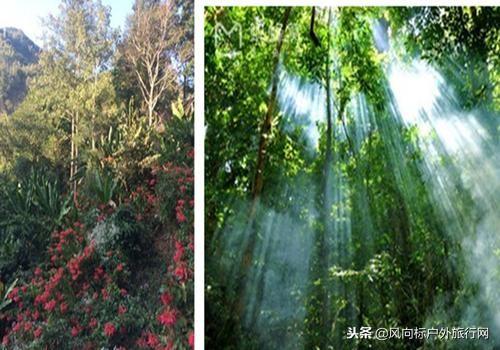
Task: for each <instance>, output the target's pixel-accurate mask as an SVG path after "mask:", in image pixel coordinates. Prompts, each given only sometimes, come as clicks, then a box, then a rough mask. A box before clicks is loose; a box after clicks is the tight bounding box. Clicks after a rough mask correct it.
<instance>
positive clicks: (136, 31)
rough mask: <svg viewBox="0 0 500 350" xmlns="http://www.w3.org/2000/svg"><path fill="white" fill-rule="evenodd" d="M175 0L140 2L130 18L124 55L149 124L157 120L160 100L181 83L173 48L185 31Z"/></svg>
mask: <svg viewBox="0 0 500 350" xmlns="http://www.w3.org/2000/svg"><path fill="white" fill-rule="evenodd" d="M174 17H175V8H174V7H173V5H172V3H171V2H153V3H152V4H144V3H141V2H138V3H137V4H136V6H135V9H134V14H133V16H132V17H131V18H130V21H129V28H128V31H127V34H126V38H125V43H124V55H125V57H126V59H127V61H128V62H129V64H130V65H131V68H132V70H133V73H134V75H135V77H136V79H137V82H138V84H139V87H140V91H141V96H142V100H143V103H144V105H145V109H146V112H147V118H148V124H149V125H150V126H151V125H153V123H154V122H155V116H156V113H157V107H158V103H159V102H160V101H161V99H162V98H163V97H164V96H165V95H166V94H167V93H168V92H171V91H172V90H174V89H175V88H176V87H177V83H178V82H177V78H176V74H175V69H174V65H175V64H176V63H175V60H174V58H173V56H172V50H173V49H174V48H175V47H176V45H178V43H179V41H180V40H181V34H182V31H181V30H180V29H179V27H178V26H177V25H176V22H175V18H174Z"/></svg>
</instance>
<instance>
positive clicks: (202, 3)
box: [194, 0, 500, 350]
mask: <svg viewBox="0 0 500 350" xmlns="http://www.w3.org/2000/svg"><path fill="white" fill-rule="evenodd" d="M194 2H195V13H194V15H195V25H194V28H195V39H194V44H195V45H194V48H195V86H194V91H195V93H194V96H195V103H194V105H195V122H194V126H195V142H194V144H195V167H194V175H195V186H194V193H195V208H194V209H195V223H194V230H195V231H194V232H195V234H194V237H195V261H194V267H195V273H194V275H195V282H194V286H195V287H194V288H195V302H194V310H195V311H194V314H195V317H194V320H195V337H196V340H195V349H196V350H202V349H204V345H205V211H204V208H205V191H204V189H205V168H204V165H205V163H204V161H205V142H204V141H205V124H204V123H205V119H204V110H205V95H204V86H205V79H204V70H205V68H204V67H205V41H204V29H203V28H204V9H205V7H206V6H313V5H314V6H364V7H370V6H500V0H481V1H477V0H468V1H467V0H428V1H422V0H420V1H416V0H406V1H405V0H371V1H367V0H333V1H332V0H314V1H307V0H194Z"/></svg>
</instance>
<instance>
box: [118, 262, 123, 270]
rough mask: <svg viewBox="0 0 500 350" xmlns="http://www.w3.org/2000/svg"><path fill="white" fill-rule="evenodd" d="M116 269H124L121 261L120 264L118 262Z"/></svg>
mask: <svg viewBox="0 0 500 350" xmlns="http://www.w3.org/2000/svg"><path fill="white" fill-rule="evenodd" d="M116 271H118V272H122V271H123V264H122V263H120V264H118V266H116Z"/></svg>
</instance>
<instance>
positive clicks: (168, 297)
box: [160, 292, 173, 305]
mask: <svg viewBox="0 0 500 350" xmlns="http://www.w3.org/2000/svg"><path fill="white" fill-rule="evenodd" d="M160 299H161V303H162V304H163V305H170V303H171V302H172V300H173V298H172V295H170V294H169V293H166V292H165V293H163V294H162V295H160Z"/></svg>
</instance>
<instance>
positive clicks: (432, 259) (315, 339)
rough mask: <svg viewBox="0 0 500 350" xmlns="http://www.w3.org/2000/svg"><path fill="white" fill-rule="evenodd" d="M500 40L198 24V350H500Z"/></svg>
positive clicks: (400, 12) (336, 24) (329, 27)
mask: <svg viewBox="0 0 500 350" xmlns="http://www.w3.org/2000/svg"><path fill="white" fill-rule="evenodd" d="M499 23H500V11H499V9H498V8H495V7H489V8H488V7H483V8H481V7H446V8H440V7H412V8H404V7H398V8H362V7H357V8H350V7H341V8H320V7H312V8H311V7H226V8H224V7H222V8H221V7H208V8H206V10H205V27H204V31H205V48H206V52H205V120H206V125H207V131H206V132H207V135H206V138H207V142H206V154H205V164H206V165H205V168H206V180H205V184H206V189H205V195H206V213H205V221H206V253H205V256H206V265H205V266H206V286H205V300H206V334H205V341H206V348H207V349H321V350H323V349H369V348H370V349H497V348H498V347H499V346H500V337H499V333H498V331H499V330H500V317H499V315H500V303H499V300H500V299H499V297H500V277H499V276H500V236H499V233H500V232H499V230H500V221H499V220H500V215H499V214H500V137H499V136H500V123H499V122H500V119H499V114H498V112H499V110H500V87H499V84H498V83H499V80H500V75H499V73H500V69H499V68H500V65H499V58H500V26H499ZM460 328H461V329H462V331H460ZM380 329H382V330H384V329H385V330H387V331H389V330H391V333H390V336H389V334H385V335H384V333H383V332H382V333H376V332H375V331H376V330H380ZM465 329H467V330H466V331H464V330H465ZM403 330H405V332H404V333H403ZM427 330H428V331H427ZM410 335H411V336H410Z"/></svg>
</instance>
